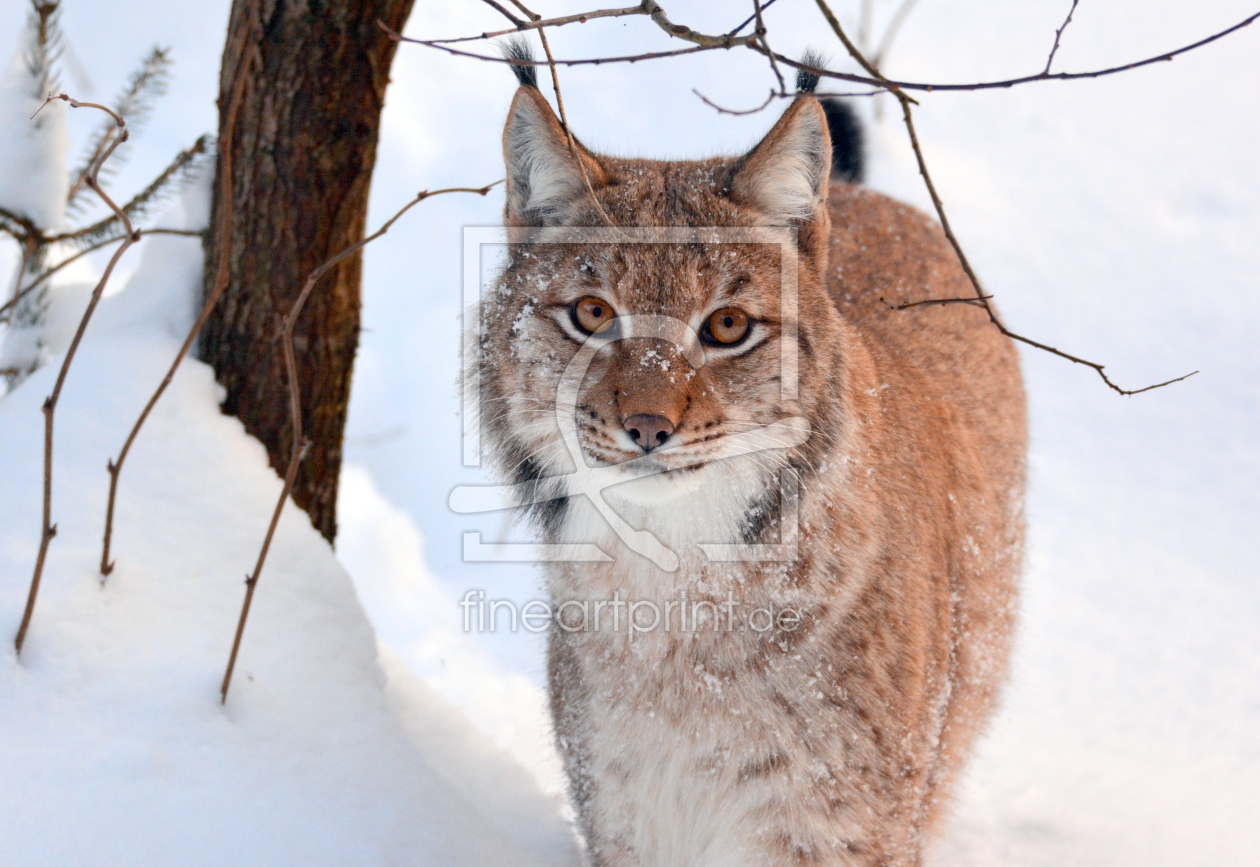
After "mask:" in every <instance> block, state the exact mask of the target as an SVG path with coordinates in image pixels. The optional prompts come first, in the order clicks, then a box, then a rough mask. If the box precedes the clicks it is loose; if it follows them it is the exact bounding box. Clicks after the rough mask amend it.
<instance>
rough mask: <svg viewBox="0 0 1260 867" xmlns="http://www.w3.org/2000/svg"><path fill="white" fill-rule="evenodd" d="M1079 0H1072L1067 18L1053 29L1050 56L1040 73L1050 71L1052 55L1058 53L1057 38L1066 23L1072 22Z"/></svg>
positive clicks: (1066, 25) (1052, 61) (1061, 35)
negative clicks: (1057, 27)
mask: <svg viewBox="0 0 1260 867" xmlns="http://www.w3.org/2000/svg"><path fill="white" fill-rule="evenodd" d="M1080 2H1081V0H1072V8H1071V9H1069V10H1068V14H1067V18H1065V19H1063V24H1061V25H1060V26H1059V29H1058V30H1056V31H1054V45H1053V46H1052V47H1051V48H1050V56H1049V57H1047V58H1046V68H1045V69H1044V70H1042V74H1043V75H1044V74H1045V73H1048V72H1049V71H1050V66H1051V65H1052V64H1053V63H1054V56H1055V55H1056V54H1058V53H1059V40H1060V39H1062V38H1063V31H1064V30H1067V29H1068V25H1069V24H1071V23H1072V16H1073V15H1075V14H1076V5H1077V4H1078V3H1080Z"/></svg>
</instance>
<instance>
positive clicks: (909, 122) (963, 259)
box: [816, 0, 1198, 395]
mask: <svg viewBox="0 0 1260 867" xmlns="http://www.w3.org/2000/svg"><path fill="white" fill-rule="evenodd" d="M816 2H817V4H818V7H819V9H820V10H822V12H823V15H824V17H826V19H827V23H828V24H829V25H831V29H832V30H833V31H835V34H836V36H837V37H838V38H839V39H840V41H841V42H842V43H844V46H845V48H847V49H848V50H849V53H850V54H852V55H853V59H854V60H856V61H857V62H858V64H859V65H860V66H861V67H862V68H863V69H865V70H867V71H868V72H870V73H872V74H873V75H875V76H877V77H879V78H881V79H882V78H883V76H881V75H880V73H879V70H878V69H876V68H875V67H874V66H873V65H872V64H871V63H870V62H868V61H867V59H866V58H865V57H864V56H862V52H861V51H859V50H858V48H857V46H855V45H854V44H853V43H852V41H850V40H849V37H848V36H847V35H846V34H845V32H844V28H843V27H841V26H840V22H839V21H838V20H837V19H836V17H835V15H834V14H832V12H831V9H830V8H828V6H827V3H826V0H816ZM884 81H885V82H886V86H887V87H888V88H889V89H890V90H891V91H892V94H893V96H895V97H897V101H898V102H900V103H901V112H902V117H903V119H904V120H905V124H906V132H907V133H909V135H910V146H911V147H912V148H913V150H914V158H915V160H916V161H917V162H918V165H919V174H920V175H922V176H923V183H924V186H926V187H927V191H928V195H929V196H930V197H931V198H932V206H933V207H934V208H935V209H936V216H937V218H938V219H939V220H940V223H941V229H942V230H944V232H945V237H946V239H947V240H948V241H949V245H950V246H951V247H952V248H953V249H954V254H955V255H956V256H957V257H958V263H959V264H960V265H962V269H963V271H964V273H966V275H967V280H968V281H969V282H970V283H971V286H972V288H973V289H974V290H975V293H976V297H975V298H974V299H967V300H970V301H973V302H975V304H976V305H977V306H982V307H983V308H984V311H985V313H986V314H987V315H988V317H989V321H990V322H991V323H992V324H993V325H994V327H996V328H997V329H998V331H1000V332H1001V333H1002V334H1004V335H1006V336H1007V337H1008V338H1010V339H1011V340H1016V341H1019V342H1020V343H1024V344H1026V345H1028V346H1032V347H1035V348H1036V349H1040V350H1042V351H1044V352H1049V353H1051V354H1052V355H1057V356H1059V357H1060V358H1065V359H1067V360H1068V361H1071V362H1073V363H1075V364H1081V365H1084V366H1086V367H1089V368H1092V369H1093V370H1094V371H1095V372H1096V373H1097V374H1098V375H1099V376H1100V377H1102V380H1103V382H1105V383H1106V384H1107V386H1108V387H1109V388H1111V389H1112V390H1113V391H1116V392H1118V393H1120V394H1123V395H1134V394H1141V393H1142V392H1144V391H1150V390H1151V389H1155V388H1162V387H1163V386H1165V385H1172V384H1173V383H1174V382H1181V381H1182V380H1183V379H1187V378H1188V377H1191V376H1194V374H1195V373H1198V371H1197V370H1196V371H1194V372H1193V373H1187V374H1185V375H1184V376H1179V377H1177V378H1176V379H1170V380H1168V381H1167V382H1160V383H1156V384H1155V385H1148V386H1146V387H1144V388H1138V389H1132V390H1130V389H1124V388H1121V387H1120V386H1118V385H1116V384H1115V383H1114V382H1112V381H1111V378H1110V377H1108V376H1107V374H1106V372H1105V371H1104V370H1103V365H1101V364H1098V363H1097V362H1094V361H1087V360H1086V359H1084V358H1080V357H1078V356H1075V355H1071V354H1069V353H1066V352H1063V351H1062V350H1060V349H1055V348H1054V347H1053V346H1049V345H1047V344H1045V343H1041V342H1039V341H1036V340H1033V339H1032V338H1029V337H1024V336H1023V335H1022V334H1016V333H1015V332H1014V331H1011V330H1010V329H1009V328H1007V327H1006V325H1005V324H1003V322H1002V320H1001V319H999V318H998V315H997V311H996V310H994V308H993V305H992V304H990V303H989V301H990V299H992V297H993V296H992V295H986V294H984V290H983V289H981V287H980V278H978V277H977V276H976V272H975V270H974V269H973V268H972V267H971V262H970V260H968V258H967V254H966V253H965V252H964V251H963V248H962V244H960V243H959V241H958V237H957V236H956V235H955V234H954V229H953V227H952V226H951V225H950V223H949V215H948V214H946V213H945V204H944V202H942V201H941V197H940V194H939V193H937V191H936V184H935V183H934V182H933V181H932V175H931V173H930V172H929V171H928V167H927V160H926V159H925V158H924V156H923V148H922V146H921V145H920V144H919V135H918V132H917V131H916V130H915V127H914V114H913V110H912V109H911V107H910V106H911V104H912V103H913V102H914V100H912V99H911V98H910V97H909V96H907V95H906V94H905V93H903V92H902V91H901V90H900V89H899V87H898V86H897V83H896V82H891V81H887V79H884ZM885 303H887V302H885ZM920 303H927V304H957V303H963V299H954V298H949V299H940V300H935V299H930V300H929V301H927V302H920ZM914 306H918V305H916V304H907V305H904V307H914Z"/></svg>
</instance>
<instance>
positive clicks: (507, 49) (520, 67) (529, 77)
mask: <svg viewBox="0 0 1260 867" xmlns="http://www.w3.org/2000/svg"><path fill="white" fill-rule="evenodd" d="M499 50H500V51H502V52H503V56H504V57H505V58H506V59H508V60H511V61H515V60H520V61H525V62H523V63H513V64H512V72H514V73H516V80H517V81H519V82H520V83H521V86H522V87H532V88H534V89H535V90H537V89H538V67H537V66H534V49H533V48H531V47H530V44H529V43H528V42H526V41H525V37H523V36H518V37H516V38H514V39H509V40H507V41H506V42H504V43H503V44H502V45H500V46H499Z"/></svg>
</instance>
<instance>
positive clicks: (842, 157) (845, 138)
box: [818, 96, 866, 184]
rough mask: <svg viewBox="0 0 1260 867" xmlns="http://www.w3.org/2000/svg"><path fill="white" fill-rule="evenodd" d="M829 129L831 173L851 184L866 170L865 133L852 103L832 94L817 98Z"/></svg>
mask: <svg viewBox="0 0 1260 867" xmlns="http://www.w3.org/2000/svg"><path fill="white" fill-rule="evenodd" d="M818 101H819V102H821V103H822V108H823V112H824V113H825V114H826V115H827V131H828V132H830V133H831V176H832V177H833V178H841V179H842V180H846V181H848V182H849V183H852V184H860V183H862V178H863V176H864V175H865V174H866V153H865V135H864V134H863V132H862V123H861V121H859V120H858V118H857V115H856V114H855V113H854V112H853V107H852V106H850V105H849V104H848V103H847V102H842V101H841V100H839V99H836V98H835V97H834V96H832V97H826V98H824V99H820V100H818Z"/></svg>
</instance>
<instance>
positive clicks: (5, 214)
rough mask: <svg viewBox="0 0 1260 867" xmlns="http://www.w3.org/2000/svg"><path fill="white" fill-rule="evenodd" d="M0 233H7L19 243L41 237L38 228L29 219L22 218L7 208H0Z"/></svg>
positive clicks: (41, 233)
mask: <svg viewBox="0 0 1260 867" xmlns="http://www.w3.org/2000/svg"><path fill="white" fill-rule="evenodd" d="M0 232H7V233H8V234H10V235H12V236H13V238H14V240H16V241H18V242H19V243H26V242H27V240H28V239H29V238H38V237H40V236H41V235H43V232H41V231H40V229H39V226H37V225H35V223H34V222H33V221H32V220H31V219H30V218H29V217H24V216H22V215H21V214H18V213H15V212H13V211H10V210H9V209H8V208H0Z"/></svg>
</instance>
